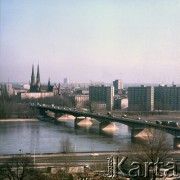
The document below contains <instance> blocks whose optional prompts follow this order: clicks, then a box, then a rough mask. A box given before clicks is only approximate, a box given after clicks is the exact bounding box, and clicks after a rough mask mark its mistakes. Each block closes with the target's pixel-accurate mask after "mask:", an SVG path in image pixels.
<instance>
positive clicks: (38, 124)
mask: <svg viewBox="0 0 180 180" xmlns="http://www.w3.org/2000/svg"><path fill="white" fill-rule="evenodd" d="M116 125H117V127H118V128H119V129H118V130H117V131H115V132H102V131H99V128H98V126H91V127H79V128H74V121H67V122H61V123H58V124H54V123H51V122H45V121H39V120H30V121H23V120H22V121H16V120H11V121H0V154H18V153H34V152H35V153H58V152H62V150H63V144H64V142H66V141H68V142H69V144H70V147H71V150H72V151H73V152H75V151H76V152H89V151H90V152H96V151H117V150H118V149H120V150H126V149H128V147H129V144H131V134H130V130H129V128H128V126H126V125H123V124H119V123H117V124H116ZM170 145H171V146H172V143H171V142H170Z"/></svg>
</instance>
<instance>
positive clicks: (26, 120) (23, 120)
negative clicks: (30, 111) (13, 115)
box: [0, 119, 39, 122]
mask: <svg viewBox="0 0 180 180" xmlns="http://www.w3.org/2000/svg"><path fill="white" fill-rule="evenodd" d="M37 121H39V120H38V119H0V122H37Z"/></svg>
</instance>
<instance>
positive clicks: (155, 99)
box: [128, 85, 180, 111]
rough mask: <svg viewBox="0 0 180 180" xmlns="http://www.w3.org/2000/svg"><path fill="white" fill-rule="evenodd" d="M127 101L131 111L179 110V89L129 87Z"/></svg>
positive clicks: (160, 86)
mask: <svg viewBox="0 0 180 180" xmlns="http://www.w3.org/2000/svg"><path fill="white" fill-rule="evenodd" d="M128 100H129V102H128V109H129V110H133V111H154V110H163V111H164V110H180V87H176V86H175V85H173V86H170V87H168V86H167V85H165V86H162V85H159V86H157V87H145V86H141V87H129V88H128Z"/></svg>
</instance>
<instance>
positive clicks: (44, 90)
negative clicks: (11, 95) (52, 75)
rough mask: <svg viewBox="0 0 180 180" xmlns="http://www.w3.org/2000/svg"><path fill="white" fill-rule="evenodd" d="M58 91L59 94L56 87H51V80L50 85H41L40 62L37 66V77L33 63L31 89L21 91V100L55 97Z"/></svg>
mask: <svg viewBox="0 0 180 180" xmlns="http://www.w3.org/2000/svg"><path fill="white" fill-rule="evenodd" d="M56 93H57V94H58V92H56V91H55V89H54V88H52V87H51V85H50V80H49V82H48V87H47V86H45V87H44V86H43V85H41V82H40V71H39V64H38V66H37V74H36V77H35V73H34V65H32V73H31V82H30V90H29V92H24V93H20V98H21V100H23V99H39V98H46V97H53V96H54V95H56Z"/></svg>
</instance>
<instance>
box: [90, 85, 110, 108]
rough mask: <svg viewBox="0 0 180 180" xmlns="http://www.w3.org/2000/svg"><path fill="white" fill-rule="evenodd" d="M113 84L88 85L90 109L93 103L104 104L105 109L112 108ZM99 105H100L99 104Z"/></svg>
mask: <svg viewBox="0 0 180 180" xmlns="http://www.w3.org/2000/svg"><path fill="white" fill-rule="evenodd" d="M113 97H114V87H113V86H104V85H102V86H89V103H90V107H91V109H92V106H93V105H97V107H99V106H98V105H103V107H105V106H104V105H106V110H112V109H113ZM100 107H101V106H100Z"/></svg>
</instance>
